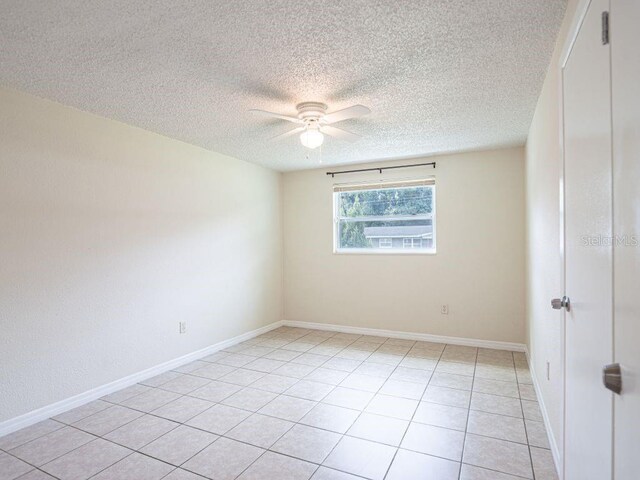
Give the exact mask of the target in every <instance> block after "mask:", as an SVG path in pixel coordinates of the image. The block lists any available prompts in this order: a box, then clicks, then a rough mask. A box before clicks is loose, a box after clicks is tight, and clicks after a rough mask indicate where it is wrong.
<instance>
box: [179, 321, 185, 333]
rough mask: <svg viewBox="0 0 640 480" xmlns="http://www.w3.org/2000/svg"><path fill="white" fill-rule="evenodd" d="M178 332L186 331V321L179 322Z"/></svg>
mask: <svg viewBox="0 0 640 480" xmlns="http://www.w3.org/2000/svg"><path fill="white" fill-rule="evenodd" d="M180 333H187V322H180Z"/></svg>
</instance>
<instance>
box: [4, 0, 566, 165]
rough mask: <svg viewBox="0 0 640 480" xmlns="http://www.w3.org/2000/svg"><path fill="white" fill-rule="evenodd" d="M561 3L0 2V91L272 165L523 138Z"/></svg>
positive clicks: (516, 0)
mask: <svg viewBox="0 0 640 480" xmlns="http://www.w3.org/2000/svg"><path fill="white" fill-rule="evenodd" d="M564 8H565V1H564V0H482V1H480V0H413V1H406V0H404V1H403V0H400V1H398V0H396V1H393V0H349V1H345V0H320V1H319V0H313V1H307V0H289V1H285V0H268V1H258V0H247V1H233V0H227V1H224V2H221V1H217V0H191V1H179V0H109V1H104V0H57V1H48V2H43V1H42V0H0V11H1V12H2V14H1V15H0V84H2V85H5V86H9V87H13V88H16V89H20V90H24V91H27V92H30V93H33V94H35V95H38V96H40V97H44V98H48V99H52V100H55V101H58V102H60V103H62V104H65V105H70V106H73V107H76V108H79V109H82V110H85V111H89V112H93V113H96V114H99V115H102V116H105V117H108V118H112V119H116V120H120V121H122V122H126V123H128V124H131V125H136V126H138V127H142V128H144V129H147V130H151V131H154V132H158V133H161V134H164V135H167V136H169V137H173V138H176V139H180V140H183V141H185V142H188V143H192V144H195V145H200V146H202V147H204V148H207V149H209V150H213V151H217V152H221V153H225V154H228V155H232V156H235V157H237V158H241V159H244V160H248V161H251V162H255V163H259V164H263V165H267V166H269V167H272V168H276V169H279V170H295V169H303V168H312V167H317V166H318V162H319V161H320V159H319V158H318V157H319V154H318V153H317V152H316V151H313V155H311V157H310V158H306V154H307V152H308V150H306V149H305V148H304V147H302V146H301V145H300V142H299V140H298V138H297V137H291V138H288V139H285V140H282V141H280V142H277V143H274V142H269V141H268V139H269V138H270V137H272V136H275V135H277V134H279V133H282V132H284V131H286V130H287V129H289V128H291V127H294V126H295V125H293V124H290V123H287V122H283V121H278V120H270V119H267V118H264V117H259V116H254V115H252V114H251V113H249V112H248V110H249V109H251V108H259V109H265V110H272V111H276V112H280V113H284V114H295V113H296V112H295V108H294V105H295V104H296V103H298V102H301V101H322V102H325V103H327V104H328V105H329V111H333V110H337V109H340V108H343V107H346V106H349V105H352V104H355V103H361V104H363V105H366V106H368V107H370V108H371V110H372V113H371V115H369V116H367V117H363V118H361V119H358V120H348V121H345V122H343V123H340V124H337V125H336V126H338V127H341V128H345V129H348V130H350V131H352V132H354V133H357V134H360V135H362V136H363V138H362V139H361V140H360V141H358V142H357V143H354V144H348V143H344V142H341V141H338V140H335V139H331V138H329V139H327V140H326V141H325V144H324V145H323V147H322V152H321V160H322V164H324V165H329V164H347V163H354V162H363V161H369V160H381V159H385V158H400V157H412V156H421V155H427V154H434V153H442V152H451V151H461V150H470V149H484V148H491V147H498V146H509V145H517V144H523V143H524V141H525V139H526V135H527V131H528V128H529V124H530V122H531V118H532V116H533V111H534V107H535V104H536V100H537V97H538V94H539V92H540V89H541V86H542V82H543V79H544V75H545V73H546V70H547V65H548V64H549V61H550V57H551V52H552V50H553V46H554V43H555V39H556V35H557V31H558V28H559V25H560V22H561V19H562V15H563V12H564Z"/></svg>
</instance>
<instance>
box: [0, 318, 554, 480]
mask: <svg viewBox="0 0 640 480" xmlns="http://www.w3.org/2000/svg"><path fill="white" fill-rule="evenodd" d="M88 478H93V479H96V480H97V479H102V480H106V479H113V480H126V479H135V480H160V479H165V480H198V479H200V480H202V479H203V478H208V479H212V480H232V479H236V478H237V479H243V480H247V479H260V480H270V479H274V480H307V479H313V480H357V479H362V478H366V479H370V480H383V479H385V480H399V479H401V480H414V479H415V480H418V479H433V480H518V479H521V480H522V479H531V480H534V479H535V480H557V477H556V475H555V469H554V466H553V459H552V455H551V452H550V450H549V443H548V440H547V435H546V431H545V428H544V424H543V423H542V417H541V414H540V409H539V406H538V403H537V401H536V396H535V391H534V389H533V386H532V385H531V376H530V374H529V370H528V367H527V363H526V359H525V357H524V355H523V354H522V353H517V352H507V351H499V350H489V349H482V348H480V349H478V348H472V347H463V346H456V345H443V344H437V343H429V342H414V341H411V340H402V339H389V338H383V337H374V336H360V335H353V334H345V333H335V332H327V331H319V330H307V329H300V328H290V327H282V328H279V329H277V330H274V331H272V332H269V333H267V334H265V335H261V336H259V337H257V338H254V339H252V340H249V341H247V342H244V343H241V344H238V345H234V346H232V347H230V348H228V349H226V350H224V351H221V352H216V353H214V354H212V355H209V356H207V357H205V358H203V359H201V360H198V361H196V362H192V363H191V364H188V365H183V366H182V367H180V368H177V369H176V370H175V371H172V372H166V373H163V374H161V375H158V376H157V377H154V378H150V379H148V380H145V381H144V382H142V383H141V384H139V385H134V386H131V387H128V388H125V389H123V390H121V391H119V392H115V393H112V394H110V395H107V396H106V397H103V398H102V399H100V400H96V401H94V402H91V403H89V404H87V405H83V406H81V407H79V408H76V409H74V410H71V411H69V412H65V413H63V414H61V415H58V416H57V417H54V418H53V419H50V420H45V421H44V422H41V423H39V424H37V425H33V426H31V427H28V428H25V429H23V430H20V431H18V432H15V433H13V434H11V435H8V436H5V437H3V438H0V480H14V479H22V480H29V479H31V480H38V479H60V480H83V479H88Z"/></svg>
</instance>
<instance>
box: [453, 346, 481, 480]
mask: <svg viewBox="0 0 640 480" xmlns="http://www.w3.org/2000/svg"><path fill="white" fill-rule="evenodd" d="M478 352H479V349H476V359H475V362H474V364H473V378H472V379H471V392H470V393H469V403H468V408H467V421H466V423H465V426H464V437H463V439H462V452H461V453H460V470H459V471H458V480H461V478H462V466H463V462H464V447H465V446H466V445H467V432H468V430H469V420H470V419H471V401H472V399H473V387H474V385H475V382H476V369H477V367H478Z"/></svg>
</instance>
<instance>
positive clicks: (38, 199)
mask: <svg viewBox="0 0 640 480" xmlns="http://www.w3.org/2000/svg"><path fill="white" fill-rule="evenodd" d="M281 207H282V205H281V175H280V174H279V173H277V172H273V171H270V170H267V169H265V168H261V167H258V166H255V165H252V164H249V163H245V162H242V161H239V160H235V159H233V158H229V157H226V156H223V155H219V154H215V153H211V152H208V151H205V150H203V149H200V148H196V147H193V146H190V145H187V144H184V143H181V142H178V141H175V140H171V139H168V138H165V137H162V136H159V135H155V134H152V133H149V132H146V131H143V130H140V129H137V128H133V127H130V126H127V125H124V124H122V123H118V122H114V121H111V120H107V119H104V118H100V117H96V116H94V115H90V114H87V113H83V112H80V111H77V110H74V109H71V108H67V107H63V106H61V105H58V104H56V103H52V102H49V101H45V100H40V99H37V98H35V97H32V96H28V95H25V94H21V93H16V92H12V91H8V90H0V254H1V257H2V259H1V261H0V287H1V288H0V331H1V332H2V333H1V334H0V421H2V420H6V419H9V418H12V417H14V416H17V415H20V414H23V413H25V412H28V411H31V410H33V409H35V408H38V407H41V406H44V405H47V404H50V403H53V402H56V401H58V400H61V399H64V398H66V397H69V396H72V395H75V394H79V393H81V392H84V391H86V390H89V389H91V388H94V387H96V386H100V385H103V384H106V383H108V382H111V381H113V380H116V379H119V378H122V377H124V376H127V375H129V374H132V373H134V372H138V371H141V370H143V369H146V368H149V367H152V366H155V365H157V364H160V363H162V362H164V361H168V360H170V359H173V358H176V357H179V356H182V355H184V354H187V353H190V352H193V351H196V350H198V349H200V348H203V347H206V346H208V345H211V344H213V343H216V342H218V341H221V340H224V339H228V338H230V337H233V336H235V335H238V334H241V333H244V332H247V331H249V330H252V329H255V328H258V327H260V326H263V325H266V324H269V323H271V322H275V321H277V320H280V319H281V317H282V312H281V306H282V248H281V243H282V225H281ZM257 247H259V248H257ZM179 321H186V322H187V333H186V334H184V335H180V334H179V333H178V322H179Z"/></svg>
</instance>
